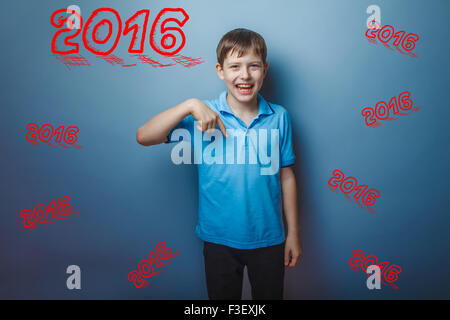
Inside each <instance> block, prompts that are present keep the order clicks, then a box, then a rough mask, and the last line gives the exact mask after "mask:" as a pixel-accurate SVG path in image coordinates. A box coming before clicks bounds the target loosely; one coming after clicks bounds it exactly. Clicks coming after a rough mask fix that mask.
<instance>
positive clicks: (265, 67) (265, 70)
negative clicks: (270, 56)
mask: <svg viewBox="0 0 450 320" xmlns="http://www.w3.org/2000/svg"><path fill="white" fill-rule="evenodd" d="M267 69H269V63H268V62H267V61H266V63H265V64H264V77H265V76H266V74H267Z"/></svg>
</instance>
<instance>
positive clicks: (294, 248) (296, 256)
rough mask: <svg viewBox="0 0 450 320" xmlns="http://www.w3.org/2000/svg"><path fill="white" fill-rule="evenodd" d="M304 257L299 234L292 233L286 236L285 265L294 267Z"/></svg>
mask: <svg viewBox="0 0 450 320" xmlns="http://www.w3.org/2000/svg"><path fill="white" fill-rule="evenodd" d="M301 257H302V247H301V245H300V239H299V237H298V234H292V235H289V234H288V236H287V237H286V244H285V246H284V266H285V267H288V268H292V267H295V266H297V265H298V263H299V261H300V259H301Z"/></svg>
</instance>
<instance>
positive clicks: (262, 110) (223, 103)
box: [218, 90, 273, 118]
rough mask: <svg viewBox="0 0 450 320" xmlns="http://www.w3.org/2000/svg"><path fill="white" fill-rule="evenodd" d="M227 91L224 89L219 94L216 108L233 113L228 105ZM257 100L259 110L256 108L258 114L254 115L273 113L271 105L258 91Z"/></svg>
mask: <svg viewBox="0 0 450 320" xmlns="http://www.w3.org/2000/svg"><path fill="white" fill-rule="evenodd" d="M227 92H228V90H225V91H224V92H222V93H221V94H220V97H219V105H218V109H219V112H227V113H230V114H232V115H234V113H233V111H232V110H231V108H230V106H229V105H228V101H227ZM258 101H259V104H258V107H259V110H258V114H257V116H256V117H258V118H259V116H260V115H263V114H267V115H269V114H272V113H273V110H272V107H271V106H270V105H269V103H268V102H267V101H266V100H265V99H264V98H263V97H262V95H261V94H260V93H259V92H258Z"/></svg>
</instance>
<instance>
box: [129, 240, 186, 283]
mask: <svg viewBox="0 0 450 320" xmlns="http://www.w3.org/2000/svg"><path fill="white" fill-rule="evenodd" d="M163 248H164V249H163ZM179 252H180V250H178V251H177V252H175V253H172V250H170V248H169V247H167V246H166V243H165V242H164V241H160V242H159V243H158V244H157V245H156V246H155V250H151V251H150V254H149V259H148V260H145V259H144V260H141V261H140V262H139V263H138V269H137V270H133V271H131V272H130V273H129V274H128V280H129V281H132V282H133V283H134V285H135V286H136V288H144V287H146V286H147V285H148V283H149V281H147V280H146V279H148V278H151V277H153V276H155V275H157V274H158V273H160V272H161V271H155V269H154V264H156V266H157V267H158V268H160V267H164V266H166V265H168V264H169V263H171V262H172V261H173V259H172V258H174V257H176V256H177V255H178V254H179ZM169 259H171V260H170V261H167V262H166V263H164V264H163V263H161V260H162V261H166V260H169Z"/></svg>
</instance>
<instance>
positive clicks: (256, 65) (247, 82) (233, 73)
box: [216, 49, 269, 103]
mask: <svg viewBox="0 0 450 320" xmlns="http://www.w3.org/2000/svg"><path fill="white" fill-rule="evenodd" d="M230 52H231V50H230ZM230 52H228V54H227V57H226V58H225V60H224V62H223V68H222V67H221V66H220V64H219V63H217V64H216V70H217V75H218V76H219V78H220V79H221V80H224V81H225V85H226V86H227V88H228V92H229V93H230V94H231V95H232V96H233V97H234V98H235V99H236V100H238V101H240V102H242V103H250V102H256V101H257V95H258V92H259V90H260V89H261V87H262V84H263V80H264V77H265V76H266V73H267V69H268V67H269V64H268V63H267V62H266V63H265V65H263V62H262V59H261V57H260V56H257V55H255V52H254V50H253V49H249V50H247V52H246V53H245V54H244V55H243V56H242V57H240V58H238V57H237V52H236V51H235V52H233V55H230Z"/></svg>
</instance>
